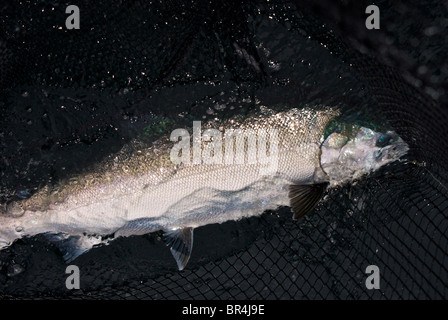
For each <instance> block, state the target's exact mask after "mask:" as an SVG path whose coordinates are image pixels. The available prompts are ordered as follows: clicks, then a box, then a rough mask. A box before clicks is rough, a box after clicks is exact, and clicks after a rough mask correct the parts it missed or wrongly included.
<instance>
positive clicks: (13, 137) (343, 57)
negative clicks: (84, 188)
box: [0, 0, 448, 299]
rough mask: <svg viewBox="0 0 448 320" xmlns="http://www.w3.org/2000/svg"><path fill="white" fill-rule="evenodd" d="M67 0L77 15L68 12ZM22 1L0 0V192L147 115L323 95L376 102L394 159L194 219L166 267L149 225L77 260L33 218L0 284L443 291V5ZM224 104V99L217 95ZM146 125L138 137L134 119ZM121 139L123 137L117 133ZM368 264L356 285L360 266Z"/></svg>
mask: <svg viewBox="0 0 448 320" xmlns="http://www.w3.org/2000/svg"><path fill="white" fill-rule="evenodd" d="M70 4H75V5H77V6H78V7H79V8H80V12H81V29H80V30H66V28H65V18H66V17H67V15H66V14H65V8H66V7H67V6H68V5H70ZM369 4H370V3H367V2H365V1H356V2H355V1H325V0H322V1H242V2H234V1H225V2H221V1H216V2H213V1H190V2H188V1H153V2H150V1H93V2H92V1H75V2H73V1H70V3H68V2H59V1H22V2H16V3H12V2H11V3H10V2H7V3H3V4H1V5H0V12H1V13H0V18H1V25H0V32H1V33H0V85H1V88H0V90H1V91H0V92H1V97H0V98H1V99H0V110H1V112H2V117H1V119H0V126H1V127H0V128H1V130H0V145H1V146H0V148H1V149H0V150H1V151H0V153H1V161H0V170H1V189H0V197H1V199H0V200H1V202H2V203H4V202H6V201H9V200H10V199H11V198H13V197H14V195H15V194H16V193H17V192H18V191H19V190H25V189H27V190H31V191H30V192H33V190H35V189H36V188H38V187H39V186H41V185H42V184H45V183H48V182H50V183H56V182H57V181H58V180H60V179H62V178H64V177H66V176H69V175H71V174H74V173H77V172H82V171H83V170H84V169H86V168H88V167H89V166H90V165H92V164H94V163H96V162H98V161H100V160H102V159H103V158H105V157H106V156H107V155H109V154H113V153H115V152H118V150H120V149H121V148H122V147H123V146H124V145H125V144H127V143H129V142H130V141H133V139H135V138H136V137H139V138H140V137H141V136H142V132H145V130H147V128H148V126H150V125H151V124H153V123H155V121H156V120H157V119H161V118H162V119H166V122H167V123H176V124H178V125H179V124H181V123H190V121H191V120H192V119H195V118H196V119H213V118H230V117H232V116H234V115H235V114H242V113H247V112H250V111H251V110H252V109H253V108H255V107H256V106H258V105H259V104H263V105H267V106H274V105H279V106H286V107H302V106H305V105H313V104H325V105H334V106H339V107H340V108H342V110H343V111H344V112H353V111H362V112H363V113H365V114H369V116H372V117H377V118H380V119H387V120H388V121H389V123H390V124H391V125H392V127H393V128H394V130H396V131H397V132H398V133H399V134H400V136H401V137H403V139H404V140H405V141H406V142H407V143H408V144H409V145H410V147H411V150H410V151H409V153H408V155H407V156H406V161H403V162H397V163H394V164H392V165H389V166H387V167H385V168H382V169H381V170H380V171H379V172H376V173H375V174H373V175H370V176H369V177H368V178H366V179H362V180H360V181H358V182H357V183H356V184H354V185H349V186H345V187H338V188H336V189H332V190H330V191H329V192H328V193H327V194H326V195H325V201H323V202H322V203H320V204H319V205H318V206H317V207H316V209H315V210H314V211H313V212H312V213H311V214H309V215H308V216H307V217H306V218H304V219H303V220H300V221H298V222H297V221H293V220H292V219H291V212H290V209H289V208H281V209H279V210H278V211H275V212H266V213H264V214H263V215H261V216H260V217H253V218H249V219H244V220H242V221H238V222H227V223H224V224H220V225H210V226H205V227H201V228H198V229H197V230H196V231H195V247H194V250H193V255H192V257H191V261H190V262H189V264H188V266H187V268H186V270H184V271H182V272H178V271H177V269H176V266H175V263H174V260H173V259H172V257H171V255H170V252H169V250H168V249H167V248H166V247H165V244H164V242H163V239H162V235H161V234H159V233H155V234H149V235H145V236H135V237H131V238H126V239H122V238H120V239H117V240H116V241H114V242H112V243H111V244H110V245H108V246H104V247H100V248H96V249H95V250H92V251H90V252H88V253H86V254H85V255H82V256H80V257H79V258H78V259H76V260H75V261H74V264H76V265H77V266H79V268H80V272H81V275H82V276H81V289H80V290H73V291H69V290H67V289H66V287H65V279H66V277H67V275H66V274H65V268H66V264H65V263H64V262H63V260H62V258H61V254H60V252H59V251H58V250H57V249H56V247H54V246H53V245H52V244H50V243H49V242H48V240H47V239H46V238H45V237H43V236H36V237H34V238H27V239H22V240H18V241H16V242H15V243H14V244H13V245H12V246H11V247H9V248H7V249H5V250H2V251H0V297H4V298H8V297H9V298H23V297H26V298H49V297H51V298H70V299H100V298H101V299H114V298H119V299H301V298H306V299H341V298H342V299H368V298H375V299H390V298H404V299H423V298H433V299H440V298H447V296H448V295H447V286H448V261H447V252H448V241H447V240H448V237H447V230H448V219H447V209H448V208H447V207H448V189H447V187H446V186H447V185H448V165H447V163H446V161H445V159H446V158H447V157H448V146H447V139H446V137H447V136H448V129H447V126H446V123H447V120H448V113H447V109H446V105H447V100H448V95H447V92H448V91H447V90H448V88H447V83H448V82H447V77H448V64H447V61H448V60H447V59H446V58H447V56H446V52H447V49H448V47H447V44H448V42H447V41H446V29H447V26H448V23H447V21H448V15H447V5H446V4H444V3H442V2H440V3H438V2H437V3H433V2H429V1H419V2H416V1H412V3H411V2H409V1H407V2H406V3H399V2H396V1H388V2H386V1H377V2H376V5H377V6H378V7H379V8H380V10H381V11H380V12H381V29H380V30H367V29H366V28H365V25H364V21H365V18H366V14H365V13H364V11H365V8H366V7H367V5H369ZM222 106H225V107H222ZM143 136H144V137H143V140H144V141H143V142H140V143H151V142H152V141H153V138H152V137H148V136H145V135H143ZM131 146H132V144H131ZM372 264H373V265H377V266H378V267H379V268H380V270H381V289H379V290H367V289H366V287H365V279H366V274H365V269H366V267H367V266H368V265H372Z"/></svg>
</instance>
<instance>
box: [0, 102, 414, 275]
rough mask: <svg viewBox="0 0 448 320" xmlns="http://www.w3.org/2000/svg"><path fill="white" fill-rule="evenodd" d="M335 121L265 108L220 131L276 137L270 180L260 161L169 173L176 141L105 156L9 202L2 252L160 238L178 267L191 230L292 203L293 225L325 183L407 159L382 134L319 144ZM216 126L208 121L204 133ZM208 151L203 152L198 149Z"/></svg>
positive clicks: (319, 114)
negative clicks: (37, 245)
mask: <svg viewBox="0 0 448 320" xmlns="http://www.w3.org/2000/svg"><path fill="white" fill-rule="evenodd" d="M338 115H339V110H337V109H335V108H328V107H326V108H318V109H310V108H305V109H291V110H289V111H286V112H274V111H272V110H270V109H267V108H262V109H261V110H260V112H258V113H256V114H253V115H252V116H250V117H248V118H247V119H243V120H241V121H232V120H228V121H227V122H223V123H221V124H220V126H221V127H224V128H225V129H243V130H249V129H252V130H255V131H257V130H273V129H278V132H279V145H278V167H277V171H276V173H275V174H270V175H263V174H260V170H261V169H262V165H261V164H260V163H253V164H248V163H244V164H239V165H235V164H225V163H222V164H213V165H210V164H203V163H202V164H180V165H176V164H174V163H173V162H172V161H171V159H170V158H169V154H170V150H171V149H172V147H173V143H172V142H171V141H169V139H168V138H167V137H165V138H162V139H160V140H158V141H156V142H155V143H154V144H153V145H152V146H151V147H149V148H146V149H145V148H144V149H140V150H137V151H135V152H133V153H132V154H127V153H124V152H123V153H121V154H118V155H116V156H111V157H109V159H108V160H107V161H105V162H104V163H101V164H99V165H98V166H96V167H95V168H93V169H92V170H91V171H90V172H87V173H85V174H83V175H79V176H76V177H73V178H71V179H69V180H66V181H63V182H61V183H60V184H59V185H58V186H57V187H56V188H53V189H52V188H50V187H46V188H42V189H41V190H39V191H38V192H36V193H35V194H34V195H33V196H31V197H30V198H29V199H25V200H21V201H16V202H13V203H10V204H8V205H7V208H6V213H5V214H2V215H0V247H6V246H8V245H10V244H11V243H12V242H13V241H14V240H15V239H18V238H21V237H23V236H33V235H35V234H40V233H46V234H49V235H53V236H50V237H51V238H52V240H53V241H55V242H56V243H59V244H63V245H67V243H68V244H69V247H68V248H64V249H65V251H66V252H69V254H68V255H66V259H67V260H70V259H73V258H76V256H77V255H79V254H80V253H82V252H85V251H87V250H89V249H90V248H91V247H92V246H93V245H95V244H100V243H103V242H104V241H103V239H102V237H101V236H103V235H113V237H112V238H111V237H108V240H107V241H110V240H111V239H113V238H117V237H119V236H130V235H138V234H145V233H149V232H154V231H157V230H164V231H165V233H166V235H167V243H168V244H169V245H170V249H171V252H172V253H173V256H174V257H175V259H176V261H177V264H178V267H179V269H183V268H184V267H185V265H186V264H187V262H188V259H189V257H190V254H191V250H192V245H193V230H194V229H195V228H197V227H199V226H202V225H206V224H211V223H222V222H225V221H228V220H238V219H241V218H243V217H247V216H253V215H259V214H261V213H263V211H265V210H269V209H272V210H274V209H276V208H278V207H279V206H283V205H290V204H294V205H292V209H293V211H294V212H295V217H296V218H297V217H301V216H303V215H304V214H306V212H308V211H309V210H311V209H312V208H313V207H314V205H315V204H316V202H317V201H318V200H319V199H320V196H321V195H322V193H323V192H324V190H325V188H326V186H327V185H328V184H330V186H334V185H337V184H340V183H347V182H350V181H353V180H354V179H358V178H360V177H361V176H362V175H364V174H366V173H368V172H370V171H372V170H376V169H377V168H379V167H381V166H382V165H384V164H386V163H389V162H391V161H395V160H397V159H398V158H399V157H401V156H402V155H404V154H405V153H406V151H407V145H406V144H405V143H404V142H403V141H402V140H401V138H399V137H398V136H396V135H395V134H394V133H393V132H390V133H389V135H391V136H393V139H392V140H391V141H392V143H391V144H390V145H386V146H377V142H378V140H379V139H380V137H382V136H383V135H384V134H381V133H377V132H374V131H372V130H371V131H368V130H367V129H366V128H364V127H359V128H356V130H355V133H356V132H357V133H358V134H355V135H352V136H350V137H347V136H345V137H344V136H342V137H341V136H337V135H338V134H339V135H341V134H340V133H337V132H335V133H332V134H330V135H329V137H327V139H326V140H325V139H324V138H325V137H324V133H325V129H326V127H327V125H328V123H329V122H330V121H331V120H334V119H335V118H336V117H337V116H338ZM214 126H216V123H208V124H205V125H204V129H207V128H213V127H214ZM341 139H342V140H341ZM394 139H395V140H394ZM392 145H394V148H395V151H394V152H395V153H393V152H392V149H391V146H392ZM205 146H206V143H202V144H201V148H202V150H204V148H205ZM224 153H225V152H224ZM380 153H381V155H380ZM350 155H351V156H350ZM373 162H374V164H373ZM354 163H358V165H359V167H358V168H357V167H356V166H354V165H353V164H354ZM341 168H342V169H341ZM347 168H350V170H348V169H347ZM352 169H353V170H352ZM291 186H295V189H291ZM310 186H313V187H310ZM307 199H313V201H311V203H309V202H310V201H307ZM86 234H87V236H85V235H86ZM54 235H57V236H54ZM93 235H94V236H93ZM69 238H72V239H75V240H74V241H66V240H67V239H69ZM74 252H75V253H74Z"/></svg>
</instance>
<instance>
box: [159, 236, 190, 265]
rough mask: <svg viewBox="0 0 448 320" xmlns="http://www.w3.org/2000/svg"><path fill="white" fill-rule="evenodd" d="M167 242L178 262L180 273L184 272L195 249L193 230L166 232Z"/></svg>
mask: <svg viewBox="0 0 448 320" xmlns="http://www.w3.org/2000/svg"><path fill="white" fill-rule="evenodd" d="M165 241H166V245H167V246H169V247H170V251H171V254H172V255H173V257H174V259H175V260H176V262H177V267H178V268H179V271H181V270H183V269H184V268H185V266H186V265H187V263H188V260H190V255H191V251H192V249H193V228H182V229H170V230H165Z"/></svg>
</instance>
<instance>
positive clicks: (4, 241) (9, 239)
mask: <svg viewBox="0 0 448 320" xmlns="http://www.w3.org/2000/svg"><path fill="white" fill-rule="evenodd" d="M17 238H18V237H17V234H16V232H14V230H9V229H7V228H5V229H3V226H2V225H0V250H2V249H4V248H6V247H9V246H10V245H11V244H12V243H13V242H14V240H16V239H17Z"/></svg>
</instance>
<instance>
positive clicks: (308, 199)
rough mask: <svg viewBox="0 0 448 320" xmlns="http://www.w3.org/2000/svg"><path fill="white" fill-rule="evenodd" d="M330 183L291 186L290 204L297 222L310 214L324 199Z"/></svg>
mask: <svg viewBox="0 0 448 320" xmlns="http://www.w3.org/2000/svg"><path fill="white" fill-rule="evenodd" d="M327 186H328V183H327V182H325V183H318V184H292V185H290V186H289V194H288V196H289V203H290V206H291V209H292V211H293V213H294V216H293V219H294V220H297V219H300V218H302V217H303V216H305V215H306V214H307V213H308V212H310V211H311V210H312V209H313V208H314V207H315V206H316V204H317V203H318V202H319V200H320V199H321V198H322V195H323V194H324V191H325V189H326V187H327Z"/></svg>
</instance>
